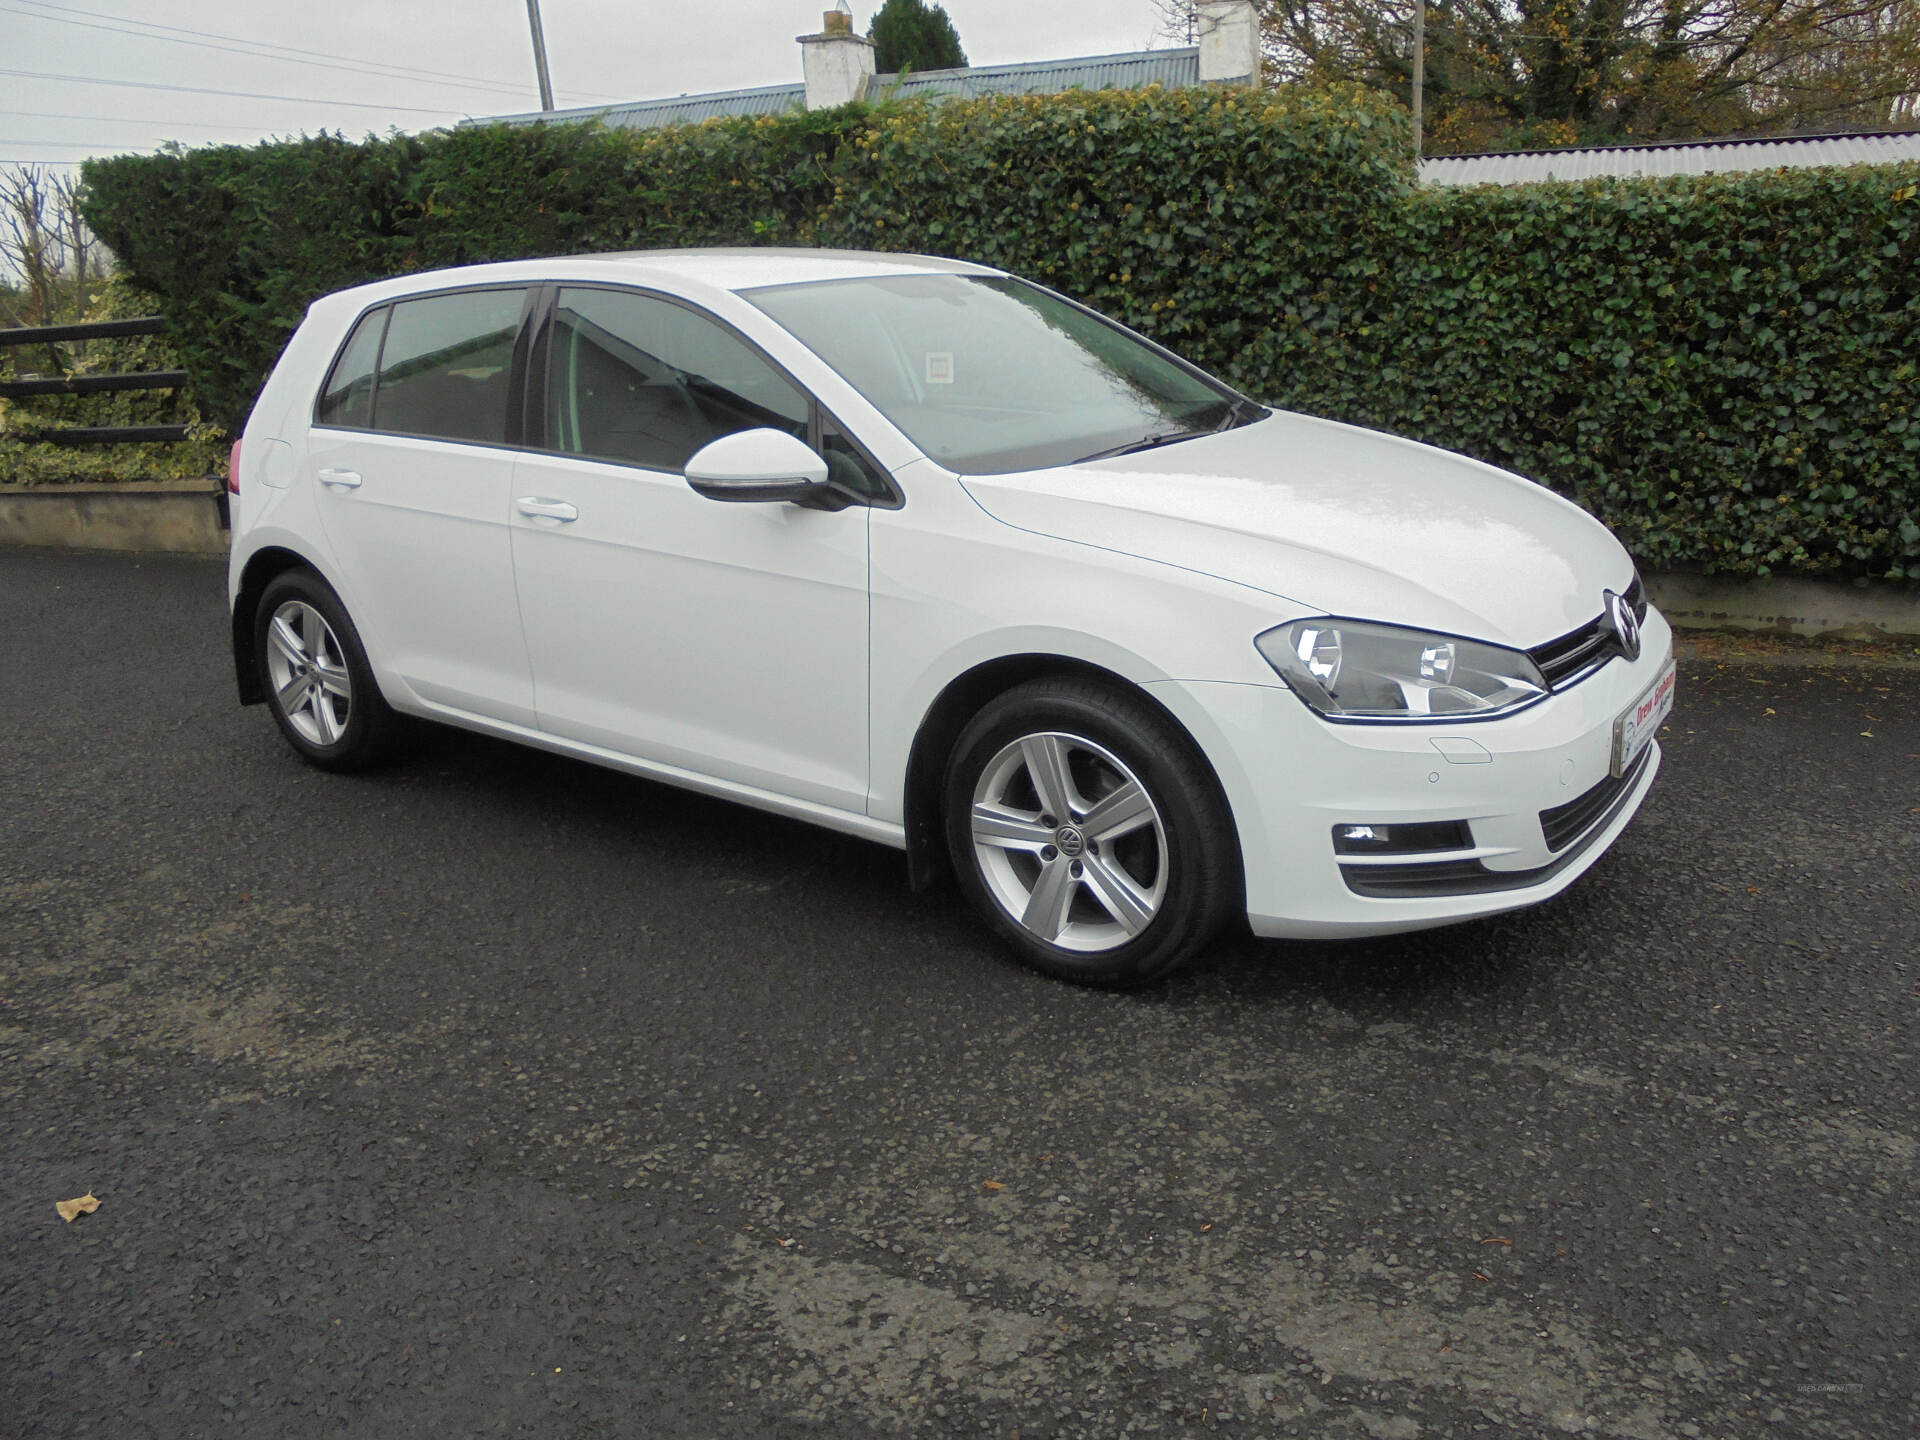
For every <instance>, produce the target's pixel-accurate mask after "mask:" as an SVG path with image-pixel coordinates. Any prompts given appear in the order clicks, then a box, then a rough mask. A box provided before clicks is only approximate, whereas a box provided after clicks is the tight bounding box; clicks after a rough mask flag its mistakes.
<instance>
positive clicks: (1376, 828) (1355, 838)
mask: <svg viewBox="0 0 1920 1440" xmlns="http://www.w3.org/2000/svg"><path fill="white" fill-rule="evenodd" d="M1472 848H1473V832H1472V831H1470V830H1469V829H1468V828H1467V822H1466V821H1464V820H1423V821H1421V822H1419V823H1418V824H1413V825H1358V824H1355V825H1336V826H1334V827H1333V850H1334V853H1335V854H1336V855H1418V854H1423V853H1425V852H1427V851H1430V850H1471V849H1472Z"/></svg>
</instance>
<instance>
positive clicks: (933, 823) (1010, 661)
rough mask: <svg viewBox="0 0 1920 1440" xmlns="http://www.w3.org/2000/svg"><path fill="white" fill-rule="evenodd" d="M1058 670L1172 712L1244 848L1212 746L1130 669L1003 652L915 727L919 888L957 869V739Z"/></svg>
mask: <svg viewBox="0 0 1920 1440" xmlns="http://www.w3.org/2000/svg"><path fill="white" fill-rule="evenodd" d="M1056 678H1058V679H1079V680H1091V681H1093V682H1095V683H1096V684H1101V685H1105V686H1107V687H1109V688H1111V689H1113V690H1116V691H1119V692H1121V693H1122V694H1125V695H1127V696H1129V697H1131V698H1133V699H1135V700H1138V701H1139V702H1140V703H1141V704H1143V705H1146V706H1147V707H1149V708H1150V709H1152V710H1154V711H1156V712H1158V713H1159V714H1160V715H1162V716H1164V717H1165V719H1166V721H1167V723H1168V724H1169V725H1171V726H1172V727H1173V728H1174V729H1175V730H1176V731H1177V732H1178V733H1179V734H1180V735H1181V736H1182V737H1183V738H1184V739H1185V740H1186V742H1187V744H1188V745H1189V746H1191V747H1192V750H1193V754H1194V756H1195V758H1197V759H1198V760H1199V762H1200V766H1201V769H1202V770H1203V772H1204V773H1205V775H1206V777H1207V779H1208V781H1209V782H1210V783H1211V784H1212V786H1213V791H1214V799H1215V801H1216V802H1217V803H1218V804H1219V806H1220V811H1221V813H1222V814H1223V815H1225V816H1226V817H1227V821H1228V831H1229V833H1231V834H1232V835H1234V836H1235V848H1236V851H1237V849H1238V838H1237V837H1238V834H1239V831H1238V827H1237V826H1236V825H1234V823H1233V806H1232V803H1231V801H1230V800H1229V799H1228V797H1227V791H1226V787H1225V786H1224V785H1223V784H1222V783H1221V781H1220V777H1219V775H1218V774H1217V773H1216V772H1215V770H1214V766H1213V762H1212V761H1211V760H1210V759H1209V758H1208V756H1207V752H1206V750H1205V748H1204V747H1202V746H1201V744H1200V743H1199V741H1198V740H1196V739H1195V738H1194V736H1193V732H1192V731H1191V730H1189V729H1188V728H1187V726H1186V725H1184V724H1183V723H1182V722H1181V720H1180V718H1179V717H1178V716H1177V715H1175V714H1174V713H1173V712H1172V711H1171V710H1169V709H1168V708H1167V707H1166V706H1165V705H1164V704H1162V703H1161V702H1160V701H1159V700H1158V699H1157V698H1155V697H1154V696H1153V695H1152V694H1150V693H1149V692H1148V691H1146V690H1144V689H1142V688H1141V687H1140V686H1139V685H1137V684H1135V683H1134V682H1133V681H1131V680H1129V679H1127V678H1126V676H1124V675H1121V674H1118V673H1117V672H1115V671H1113V670H1109V669H1107V668H1106V667H1105V666H1103V665H1096V664H1094V663H1093V662H1091V661H1087V660H1078V659H1075V658H1074V657H1072V656H1069V655H1051V654H1022V655H1002V656H998V657H996V658H995V659H992V660H986V661H982V662H981V663H980V664H978V665H975V666H974V667H973V668H972V669H970V670H967V671H964V672H962V673H961V674H959V675H957V676H955V677H954V678H953V679H952V680H951V681H949V682H948V683H947V685H946V688H945V689H943V690H941V692H940V693H939V695H938V696H936V697H935V699H934V702H933V704H932V705H931V706H929V707H928V709H927V713H926V715H925V716H924V717H923V718H922V719H921V721H920V728H919V729H918V730H917V731H916V732H915V733H914V737H913V746H912V748H911V749H910V750H909V751H908V755H907V777H906V787H905V793H904V795H903V800H904V807H903V809H904V822H905V828H906V839H907V878H908V881H909V883H910V884H911V885H912V887H913V888H914V889H915V890H916V891H919V890H926V889H927V888H929V887H930V886H932V885H933V884H935V883H936V882H937V881H938V880H939V879H940V878H941V877H942V876H944V875H947V874H949V873H950V867H951V865H952V857H951V856H950V855H949V854H948V853H947V843H946V836H945V827H944V826H943V825H942V823H941V815H940V798H941V790H942V789H943V787H944V783H945V779H946V770H947V760H948V757H949V756H951V755H952V754H953V747H954V743H955V742H956V741H957V740H958V739H959V738H960V732H961V731H962V730H964V729H965V728H966V725H967V722H968V721H969V720H971V719H972V718H973V717H974V716H975V715H976V714H978V713H979V711H980V709H981V707H983V706H985V705H987V704H988V703H989V702H991V701H992V700H993V699H994V698H995V697H997V696H999V695H1003V694H1005V693H1006V692H1007V691H1009V690H1011V689H1013V688H1014V687H1015V686H1016V685H1024V684H1026V683H1027V682H1028V681H1030V680H1043V679H1056ZM1237 863H1238V862H1237V857H1236V864H1237Z"/></svg>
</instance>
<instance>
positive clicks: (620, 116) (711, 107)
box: [460, 85, 807, 130]
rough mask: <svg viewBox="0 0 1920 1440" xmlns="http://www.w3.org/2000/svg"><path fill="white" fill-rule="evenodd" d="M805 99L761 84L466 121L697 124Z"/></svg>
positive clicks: (629, 126) (637, 126) (801, 92)
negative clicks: (703, 92)
mask: <svg viewBox="0 0 1920 1440" xmlns="http://www.w3.org/2000/svg"><path fill="white" fill-rule="evenodd" d="M806 102H807V87H806V86H805V85H760V86H756V87H755V88H753V89H751V90H714V91H711V92H709V93H707V94H704V95H676V96H674V97H672V98H671V99H667V100H629V101H626V102H624V103H622V104H619V105H587V106H583V107H581V108H580V109H577V110H530V111H527V112H525V113H524V114H519V115H487V116H483V117H479V118H475V119H472V120H462V121H461V122H460V123H461V124H462V125H566V124H577V123H579V122H580V121H583V120H599V121H602V122H604V123H605V124H606V125H608V126H609V127H611V128H612V129H615V130H651V129H653V128H654V127H655V126H658V125H698V124H699V123H700V122H701V121H702V120H717V119H719V118H720V117H721V116H723V115H777V114H779V113H780V112H781V111H783V110H791V109H793V108H794V107H796V106H799V105H804V104H806Z"/></svg>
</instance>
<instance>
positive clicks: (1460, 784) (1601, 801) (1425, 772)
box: [1148, 609, 1673, 938]
mask: <svg viewBox="0 0 1920 1440" xmlns="http://www.w3.org/2000/svg"><path fill="white" fill-rule="evenodd" d="M1642 642H1643V643H1642V650H1641V654H1640V658H1639V659H1638V660H1635V661H1632V662H1628V661H1626V660H1624V659H1615V660H1613V661H1612V662H1611V663H1609V664H1607V665H1605V666H1603V667H1602V668H1601V669H1600V670H1599V671H1597V672H1595V673H1594V674H1592V675H1589V676H1588V677H1587V678H1585V679H1583V680H1581V681H1580V682H1579V683H1577V684H1575V685H1573V686H1571V687H1570V688H1568V689H1567V690H1565V691H1562V692H1560V693H1557V694H1555V695H1553V696H1551V697H1549V698H1548V699H1546V700H1544V701H1542V702H1540V703H1539V704H1537V705H1534V706H1532V707H1530V708H1529V709H1526V710H1523V711H1521V712H1520V713H1519V714H1517V715H1513V716H1509V717H1507V718H1506V719H1503V720H1490V721H1485V722H1479V723H1466V724H1461V723H1456V724H1450V725H1431V726H1398V725H1391V726H1389V725H1336V724H1330V723H1328V722H1326V721H1324V720H1322V719H1320V718H1319V717H1318V716H1316V715H1314V714H1313V713H1312V712H1311V711H1310V710H1308V708H1307V707H1306V706H1305V705H1303V704H1301V703H1300V701H1299V700H1298V699H1297V698H1295V696H1294V695H1293V694H1292V692H1291V691H1289V690H1287V689H1286V688H1285V687H1284V686H1283V685H1280V684H1279V683H1277V682H1276V683H1275V684H1274V685H1271V686H1266V685H1234V684H1215V683H1209V682H1190V681H1165V682H1160V683H1157V684H1154V685H1151V686H1149V687H1148V688H1149V690H1150V691H1151V692H1152V693H1153V694H1154V695H1155V696H1156V697H1158V698H1159V699H1160V700H1161V701H1162V702H1163V703H1165V704H1166V705H1167V706H1168V708H1169V709H1171V710H1173V711H1174V713H1175V714H1176V716H1178V717H1179V718H1180V719H1181V720H1182V722H1183V723H1185V724H1186V725H1187V727H1188V729H1189V731H1190V732H1191V733H1192V734H1193V735H1194V736H1195V738H1196V739H1197V740H1199V742H1200V745H1201V748H1202V749H1203V750H1205V751H1206V752H1207V754H1208V758H1209V759H1210V760H1211V761H1213V764H1214V769H1215V773H1216V774H1218V775H1219V777H1220V780H1221V784H1222V785H1223V787H1224V788H1225V790H1226V792H1227V799H1228V802H1229V804H1230V805H1231V806H1232V809H1233V816H1234V823H1235V827H1236V829H1237V830H1238V832H1239V836H1240V847H1241V854H1242V858H1243V860H1244V861H1245V865H1246V895H1247V919H1248V922H1249V924H1250V925H1251V926H1252V927H1253V931H1254V933H1255V934H1256V935H1264V936H1275V937H1293V938H1312V937H1341V936H1365V935H1389V934H1394V933H1396V932H1400V931H1406V930H1419V929H1426V928H1429V927H1431V926H1435V925H1445V924H1451V923H1453V922H1456V921H1460V920H1470V919H1474V918H1476V917H1478V916H1483V915H1494V914H1498V913H1500V912H1502V911H1506V910H1514V909H1519V908H1521V907H1523V906H1527V905H1532V904H1536V903H1538V902H1539V901H1542V900H1545V899H1548V898H1549V897H1551V896H1553V895H1557V894H1559V893H1560V892H1561V891H1562V890H1564V889H1566V888H1567V887H1568V886H1569V885H1571V884H1572V883H1573V882H1574V881H1575V880H1577V879H1578V878H1579V877H1580V876H1581V875H1582V874H1584V873H1585V872H1586V871H1587V870H1588V869H1590V868H1591V867H1592V866H1593V865H1594V864H1595V862H1597V861H1598V860H1599V858H1600V857H1601V856H1602V855H1603V854H1605V853H1606V850H1607V848H1608V847H1609V846H1610V845H1612V844H1613V842H1614V840H1615V839H1617V838H1618V836H1619V835H1620V833H1621V832H1622V831H1623V830H1624V829H1625V828H1626V826H1627V824H1628V822H1629V821H1631V820H1632V818H1633V816H1634V813H1635V812H1636V811H1637V810H1638V809H1639V807H1640V805H1641V802H1642V801H1644V800H1645V798H1646V795H1647V793H1648V791H1649V790H1650V789H1651V788H1652V785H1653V780H1654V776H1655V775H1656V774H1657V773H1658V772H1659V768H1660V761H1661V755H1660V747H1659V745H1658V743H1657V742H1656V743H1655V744H1653V745H1651V746H1649V747H1648V748H1647V749H1646V750H1645V751H1644V752H1643V753H1642V755H1641V758H1640V760H1639V762H1638V763H1637V764H1636V765H1635V766H1634V767H1633V768H1632V769H1631V770H1630V771H1629V772H1628V774H1627V775H1625V776H1624V777H1621V778H1619V779H1617V780H1616V779H1614V778H1613V777H1612V775H1611V770H1612V761H1613V753H1612V752H1613V724H1614V720H1615V719H1616V718H1617V717H1618V716H1619V714H1620V712H1621V711H1622V710H1624V709H1625V708H1626V707H1627V706H1628V705H1629V704H1631V703H1632V702H1633V701H1634V700H1635V699H1637V698H1638V697H1639V696H1640V695H1641V694H1642V692H1644V691H1645V690H1646V689H1647V687H1648V686H1649V685H1651V684H1652V683H1653V682H1654V681H1655V680H1656V679H1657V678H1658V677H1659V676H1660V674H1661V673H1662V671H1663V670H1664V669H1665V668H1666V665H1667V663H1668V662H1669V661H1670V660H1671V659H1672V654H1673V632H1672V631H1671V629H1670V628H1669V627H1668V625H1667V623H1666V621H1665V619H1664V618H1663V617H1662V616H1661V615H1660V614H1659V612H1658V611H1657V610H1651V609H1650V610H1649V611H1648V612H1647V619H1646V622H1645V624H1644V626H1643V629H1642ZM1543 815H1544V817H1545V822H1544V824H1543ZM1449 822H1460V823H1462V824H1463V825H1464V827H1465V831H1464V832H1463V833H1464V835H1465V836H1466V837H1468V838H1467V839H1466V841H1465V843H1464V844H1453V845H1449V846H1447V847H1446V848H1445V849H1440V850H1434V851H1430V852H1426V853H1419V854H1407V853H1399V854H1387V855H1355V854H1336V853H1335V848H1334V842H1333V835H1334V831H1335V828H1336V827H1342V828H1344V827H1349V826H1362V825H1364V826H1374V827H1386V828H1387V829H1389V830H1390V829H1391V828H1392V827H1394V826H1398V825H1426V826H1435V825H1438V826H1445V825H1447V824H1448V823H1449Z"/></svg>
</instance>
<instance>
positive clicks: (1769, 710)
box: [1760, 706, 1774, 715]
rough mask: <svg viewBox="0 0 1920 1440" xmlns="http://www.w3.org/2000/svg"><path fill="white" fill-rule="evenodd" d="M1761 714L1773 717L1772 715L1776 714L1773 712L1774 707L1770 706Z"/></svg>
mask: <svg viewBox="0 0 1920 1440" xmlns="http://www.w3.org/2000/svg"><path fill="white" fill-rule="evenodd" d="M1760 713H1761V714H1762V715H1771V714H1773V713H1774V712H1773V707H1772V706H1768V707H1767V708H1766V709H1765V710H1762V711H1761V712H1760Z"/></svg>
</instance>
